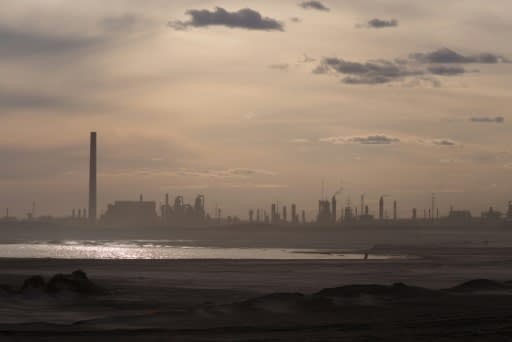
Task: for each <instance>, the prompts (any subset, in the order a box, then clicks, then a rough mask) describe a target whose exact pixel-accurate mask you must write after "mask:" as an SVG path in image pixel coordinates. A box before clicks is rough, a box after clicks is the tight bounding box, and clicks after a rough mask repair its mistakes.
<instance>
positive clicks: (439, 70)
mask: <svg viewBox="0 0 512 342" xmlns="http://www.w3.org/2000/svg"><path fill="white" fill-rule="evenodd" d="M428 71H429V72H430V73H431V74H434V75H440V76H453V75H460V74H463V73H465V72H466V70H465V69H464V68H463V67H461V66H446V65H432V66H429V67H428Z"/></svg>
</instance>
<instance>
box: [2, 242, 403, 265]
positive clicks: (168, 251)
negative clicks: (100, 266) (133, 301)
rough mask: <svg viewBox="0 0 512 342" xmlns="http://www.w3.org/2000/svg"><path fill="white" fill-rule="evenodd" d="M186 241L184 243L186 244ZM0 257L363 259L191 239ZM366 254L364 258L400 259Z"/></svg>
mask: <svg viewBox="0 0 512 342" xmlns="http://www.w3.org/2000/svg"><path fill="white" fill-rule="evenodd" d="M187 244H188V245H187ZM0 258H57V259H282V260H285V259H345V260H351V259H354V260H355V259H363V258H364V253H360V252H355V251H339V250H317V249H283V248H225V247H198V246H194V245H193V241H183V240H180V241H167V240H166V241H161V240H157V241H149V240H133V241H32V242H24V243H20V242H11V243H3V244H0ZM404 258H407V257H406V256H400V255H376V254H370V255H368V259H373V260H378V259H404Z"/></svg>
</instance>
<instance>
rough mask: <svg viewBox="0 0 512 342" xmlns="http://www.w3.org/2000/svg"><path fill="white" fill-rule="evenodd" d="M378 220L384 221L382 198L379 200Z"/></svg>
mask: <svg viewBox="0 0 512 342" xmlns="http://www.w3.org/2000/svg"><path fill="white" fill-rule="evenodd" d="M379 220H381V221H382V220H384V196H380V199H379Z"/></svg>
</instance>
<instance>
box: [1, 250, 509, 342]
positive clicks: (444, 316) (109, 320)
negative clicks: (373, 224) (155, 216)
mask: <svg viewBox="0 0 512 342" xmlns="http://www.w3.org/2000/svg"><path fill="white" fill-rule="evenodd" d="M373 251H374V252H376V253H383V254H384V253H391V254H392V253H396V254H402V255H403V254H407V255H414V256H416V257H417V258H412V259H406V260H370V261H369V260H366V261H365V260H286V261H285V260H280V261H277V260H65V259H61V260H57V259H0V270H1V273H0V283H2V284H11V285H13V286H16V285H19V284H21V283H22V282H23V279H25V278H26V277H27V276H30V275H35V274H40V275H43V276H45V277H50V276H51V275H53V274H55V273H69V272H71V271H73V270H75V269H82V270H84V271H85V272H87V274H88V276H89V278H90V279H91V280H92V281H93V282H95V283H96V284H97V285H99V286H101V287H103V288H105V289H107V290H108V294H103V295H91V296H88V295H78V294H74V293H68V292H63V293H60V294H58V295H52V296H50V295H47V294H41V293H29V294H23V295H16V296H9V295H5V294H4V295H2V296H1V297H0V300H1V301H2V308H1V311H0V338H1V340H2V341H3V340H6V341H34V340H52V341H54V340H56V341H64V340H65V341H70V340H77V341H82V340H83V341H85V340H91V339H93V340H95V341H101V340H118V339H119V340H120V339H124V340H134V341H160V340H169V339H174V340H180V341H216V340H221V341H223V340H225V341H248V340H251V341H315V340H317V341H331V340H332V341H344V340H347V341H354V340H355V341H359V340H361V341H362V340H365V341H366V340H376V341H397V340H400V341H402V340H414V341H432V340H435V341H444V340H446V341H448V340H450V341H451V340H460V341H482V340H485V341H493V340H496V341H506V340H509V339H510V338H512V292H511V291H510V290H509V289H508V288H507V289H505V290H503V291H501V290H500V291H496V289H487V288H483V289H477V290H475V291H472V292H468V293H457V294H450V295H449V296H445V295H443V296H433V297H430V296H424V295H417V296H412V297H407V296H406V297H403V296H402V295H401V294H399V295H398V296H397V297H393V298H388V297H385V296H384V297H382V296H380V295H379V294H368V295H366V294H365V295H361V296H359V297H357V300H354V299H353V298H351V299H350V300H348V299H347V298H343V300H341V301H340V299H339V298H336V300H334V299H332V298H330V299H328V302H326V301H325V300H324V298H323V297H321V296H320V297H318V296H316V295H315V296H311V295H312V294H314V293H317V292H318V291H320V290H322V289H324V288H333V287H338V286H342V285H350V284H382V285H391V284H393V283H397V282H401V283H405V284H407V285H411V286H420V287H424V288H429V289H445V288H449V287H453V286H455V285H457V284H460V283H462V282H465V281H468V280H471V279H477V278H488V279H493V280H497V281H500V282H505V281H509V280H512V253H511V251H510V249H509V248H505V247H485V246H480V247H453V246H452V247H439V246H435V247H429V246H423V247H400V246H387V247H378V248H376V249H374V250H373ZM298 292H300V293H302V294H304V295H305V297H300V296H296V295H293V294H296V293H298ZM275 293H281V294H282V293H287V294H286V295H278V296H277V297H270V299H269V298H268V297H263V299H258V300H257V301H256V303H259V304H258V305H256V306H255V305H253V304H247V303H246V302H245V301H247V300H250V299H251V298H261V296H265V295H268V294H275ZM274 296H275V295H274ZM303 298H306V299H303ZM309 298H313V299H312V302H311V301H310V300H309ZM319 298H320V299H319ZM249 303H253V302H251V301H250V302H249ZM304 303H306V304H307V305H309V304H308V303H315V305H313V306H307V305H306V304H304ZM318 303H320V304H318ZM326 303H327V304H326ZM332 303H335V304H332ZM304 305H306V306H304ZM332 305H334V307H333V306H332Z"/></svg>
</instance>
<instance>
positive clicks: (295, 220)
mask: <svg viewBox="0 0 512 342" xmlns="http://www.w3.org/2000/svg"><path fill="white" fill-rule="evenodd" d="M291 219H292V223H299V216H298V215H297V206H296V205H295V204H292V217H291Z"/></svg>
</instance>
